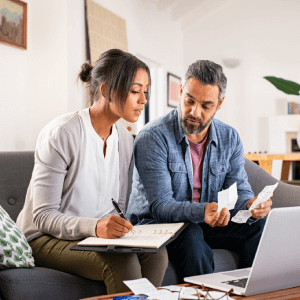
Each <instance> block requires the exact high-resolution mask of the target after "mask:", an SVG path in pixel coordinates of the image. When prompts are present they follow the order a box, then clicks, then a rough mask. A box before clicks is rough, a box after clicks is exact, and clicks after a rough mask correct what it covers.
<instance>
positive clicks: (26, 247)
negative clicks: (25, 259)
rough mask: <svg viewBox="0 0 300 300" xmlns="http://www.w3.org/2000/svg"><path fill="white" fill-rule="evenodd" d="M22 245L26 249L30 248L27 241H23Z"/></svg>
mask: <svg viewBox="0 0 300 300" xmlns="http://www.w3.org/2000/svg"><path fill="white" fill-rule="evenodd" d="M21 245H22V247H23V248H24V249H25V250H28V249H29V247H28V245H27V244H26V243H24V242H21Z"/></svg>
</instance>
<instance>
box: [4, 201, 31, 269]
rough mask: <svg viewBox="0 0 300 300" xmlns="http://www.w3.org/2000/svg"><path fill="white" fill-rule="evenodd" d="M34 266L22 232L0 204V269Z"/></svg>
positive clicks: (29, 248)
mask: <svg viewBox="0 0 300 300" xmlns="http://www.w3.org/2000/svg"><path fill="white" fill-rule="evenodd" d="M29 267H34V259H33V257H32V250H31V247H30V246H29V244H28V242H27V240H26V238H25V236H24V234H23V233H22V232H21V231H20V230H19V229H18V227H17V225H16V223H15V222H14V221H13V220H12V219H11V218H10V216H9V215H8V213H7V212H6V211H5V210H4V209H3V208H2V206H1V205H0V269H10V268H29Z"/></svg>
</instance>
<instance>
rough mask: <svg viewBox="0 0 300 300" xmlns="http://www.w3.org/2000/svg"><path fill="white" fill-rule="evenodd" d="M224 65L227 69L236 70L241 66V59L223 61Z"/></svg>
mask: <svg viewBox="0 0 300 300" xmlns="http://www.w3.org/2000/svg"><path fill="white" fill-rule="evenodd" d="M223 64H224V65H225V67H227V68H230V69H234V68H236V67H237V66H238V65H239V64H240V60H239V59H223Z"/></svg>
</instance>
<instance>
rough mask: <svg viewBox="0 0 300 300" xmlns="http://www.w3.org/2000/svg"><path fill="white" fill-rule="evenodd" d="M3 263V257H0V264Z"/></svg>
mask: <svg viewBox="0 0 300 300" xmlns="http://www.w3.org/2000/svg"><path fill="white" fill-rule="evenodd" d="M3 262H4V255H0V263H3Z"/></svg>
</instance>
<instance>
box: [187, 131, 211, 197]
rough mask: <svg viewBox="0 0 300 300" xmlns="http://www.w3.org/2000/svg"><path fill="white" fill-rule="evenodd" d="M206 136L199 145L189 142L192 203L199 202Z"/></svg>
mask: <svg viewBox="0 0 300 300" xmlns="http://www.w3.org/2000/svg"><path fill="white" fill-rule="evenodd" d="M206 142H207V135H206V137H205V138H204V140H203V141H202V142H201V143H199V144H194V143H193V142H191V141H190V140H189V144H190V149H191V156H192V163H193V202H200V197H201V182H202V170H203V159H204V154H205V150H206V145H207V143H206Z"/></svg>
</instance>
